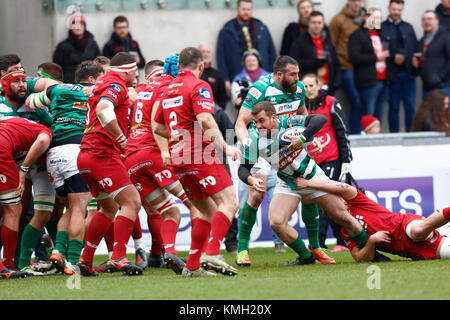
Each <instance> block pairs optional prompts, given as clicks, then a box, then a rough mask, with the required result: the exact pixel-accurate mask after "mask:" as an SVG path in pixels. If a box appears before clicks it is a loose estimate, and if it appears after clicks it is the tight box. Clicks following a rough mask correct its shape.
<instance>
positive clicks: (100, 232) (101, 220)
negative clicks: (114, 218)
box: [80, 212, 111, 264]
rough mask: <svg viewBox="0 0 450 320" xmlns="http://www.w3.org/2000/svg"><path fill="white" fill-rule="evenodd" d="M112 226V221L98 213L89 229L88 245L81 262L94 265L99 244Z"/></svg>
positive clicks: (87, 235)
mask: <svg viewBox="0 0 450 320" xmlns="http://www.w3.org/2000/svg"><path fill="white" fill-rule="evenodd" d="M110 225H111V220H110V219H109V218H108V217H107V216H105V215H104V214H103V213H101V212H97V213H96V214H95V215H94V216H93V217H92V220H91V223H90V224H89V228H88V231H87V234H86V244H85V246H84V250H83V254H82V255H81V258H80V259H81V260H83V261H84V262H85V263H88V264H92V261H93V260H94V254H95V250H96V249H97V246H98V244H99V243H100V241H101V240H102V238H103V237H104V236H105V234H106V232H107V231H108V229H109V227H110Z"/></svg>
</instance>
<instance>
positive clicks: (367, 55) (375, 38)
mask: <svg viewBox="0 0 450 320" xmlns="http://www.w3.org/2000/svg"><path fill="white" fill-rule="evenodd" d="M380 27H381V10H380V9H379V8H376V7H372V8H370V9H369V10H368V12H367V16H366V19H365V23H364V26H363V27H361V28H360V29H358V30H356V31H355V32H354V33H352V35H351V36H350V39H349V42H348V50H349V58H350V61H351V62H352V63H353V67H354V73H355V86H356V88H357V89H358V92H359V96H360V101H361V104H362V106H363V114H364V115H373V116H375V117H376V118H378V119H379V120H380V122H382V119H383V115H384V109H385V107H386V103H387V101H388V99H389V87H388V85H387V78H388V68H387V63H386V59H387V58H388V57H389V50H385V49H384V48H383V44H382V42H381V38H380V35H379V31H378V30H380ZM360 121H361V119H360Z"/></svg>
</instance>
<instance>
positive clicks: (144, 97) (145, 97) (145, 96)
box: [136, 92, 153, 100]
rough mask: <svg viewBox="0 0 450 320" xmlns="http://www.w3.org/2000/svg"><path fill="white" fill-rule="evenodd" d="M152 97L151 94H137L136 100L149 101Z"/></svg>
mask: <svg viewBox="0 0 450 320" xmlns="http://www.w3.org/2000/svg"><path fill="white" fill-rule="evenodd" d="M152 96H153V92H139V94H138V95H137V97H136V100H150V99H151V98H152Z"/></svg>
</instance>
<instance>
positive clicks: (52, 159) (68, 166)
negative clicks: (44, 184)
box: [47, 144, 80, 188]
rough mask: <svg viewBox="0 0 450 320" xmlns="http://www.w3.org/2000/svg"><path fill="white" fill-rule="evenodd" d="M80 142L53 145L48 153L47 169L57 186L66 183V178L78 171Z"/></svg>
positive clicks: (54, 184)
mask: <svg viewBox="0 0 450 320" xmlns="http://www.w3.org/2000/svg"><path fill="white" fill-rule="evenodd" d="M79 153H80V145H79V144H65V145H62V146H57V147H53V148H51V149H50V150H48V153H47V171H48V175H49V177H50V180H51V181H52V183H53V186H54V187H55V188H59V187H61V186H63V185H64V180H65V179H68V178H70V177H71V176H73V175H76V174H77V173H78V167H77V158H78V154H79Z"/></svg>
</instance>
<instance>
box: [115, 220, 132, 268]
mask: <svg viewBox="0 0 450 320" xmlns="http://www.w3.org/2000/svg"><path fill="white" fill-rule="evenodd" d="M134 224H135V223H134V221H133V220H130V219H128V218H127V217H124V216H121V215H118V216H117V218H116V220H115V221H114V250H113V254H112V256H111V259H112V260H117V259H120V258H122V257H126V255H127V243H128V241H129V240H130V236H131V233H132V232H133V228H134Z"/></svg>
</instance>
